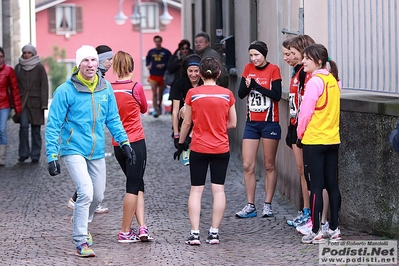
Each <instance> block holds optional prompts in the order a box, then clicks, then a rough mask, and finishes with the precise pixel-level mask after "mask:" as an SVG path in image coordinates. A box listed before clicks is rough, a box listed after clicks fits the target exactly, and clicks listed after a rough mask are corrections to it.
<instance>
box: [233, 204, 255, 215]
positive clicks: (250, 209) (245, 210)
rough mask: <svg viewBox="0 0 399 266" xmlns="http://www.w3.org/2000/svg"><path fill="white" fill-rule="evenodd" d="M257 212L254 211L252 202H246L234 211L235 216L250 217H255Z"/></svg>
mask: <svg viewBox="0 0 399 266" xmlns="http://www.w3.org/2000/svg"><path fill="white" fill-rule="evenodd" d="M257 215H258V213H257V212H256V208H255V205H253V204H249V203H248V204H247V205H245V207H244V208H243V209H242V210H241V211H239V212H237V213H236V217H237V218H252V217H256V216H257Z"/></svg>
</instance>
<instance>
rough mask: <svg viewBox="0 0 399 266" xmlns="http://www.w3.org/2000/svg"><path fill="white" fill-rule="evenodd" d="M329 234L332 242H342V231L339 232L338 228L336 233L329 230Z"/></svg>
mask: <svg viewBox="0 0 399 266" xmlns="http://www.w3.org/2000/svg"><path fill="white" fill-rule="evenodd" d="M327 234H328V236H329V237H330V241H331V242H338V241H340V240H342V237H341V230H339V228H338V227H337V229H335V230H334V231H333V230H331V229H328V231H327Z"/></svg>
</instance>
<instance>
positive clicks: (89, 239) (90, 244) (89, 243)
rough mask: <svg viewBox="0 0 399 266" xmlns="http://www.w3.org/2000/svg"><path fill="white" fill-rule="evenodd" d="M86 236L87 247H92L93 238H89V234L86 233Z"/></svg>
mask: <svg viewBox="0 0 399 266" xmlns="http://www.w3.org/2000/svg"><path fill="white" fill-rule="evenodd" d="M87 235H88V236H89V237H88V239H87V245H89V247H91V246H93V237H92V236H91V234H90V232H87Z"/></svg>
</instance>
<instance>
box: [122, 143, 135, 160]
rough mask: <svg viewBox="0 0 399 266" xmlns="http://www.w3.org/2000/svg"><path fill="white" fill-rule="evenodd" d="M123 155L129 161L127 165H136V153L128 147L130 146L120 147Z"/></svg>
mask: <svg viewBox="0 0 399 266" xmlns="http://www.w3.org/2000/svg"><path fill="white" fill-rule="evenodd" d="M122 151H123V155H125V156H126V157H127V159H128V161H129V164H130V165H132V164H136V152H135V151H134V150H133V149H132V147H130V144H124V145H122Z"/></svg>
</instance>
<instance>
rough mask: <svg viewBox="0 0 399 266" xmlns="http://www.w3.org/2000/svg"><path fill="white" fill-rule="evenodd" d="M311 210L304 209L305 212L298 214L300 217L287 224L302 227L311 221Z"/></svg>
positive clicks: (288, 221)
mask: <svg viewBox="0 0 399 266" xmlns="http://www.w3.org/2000/svg"><path fill="white" fill-rule="evenodd" d="M310 213H311V212H310V209H308V208H303V211H299V212H298V216H297V217H295V218H294V219H292V220H287V224H288V225H290V226H295V227H298V226H302V225H304V224H306V223H307V222H308V220H309V219H310Z"/></svg>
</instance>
